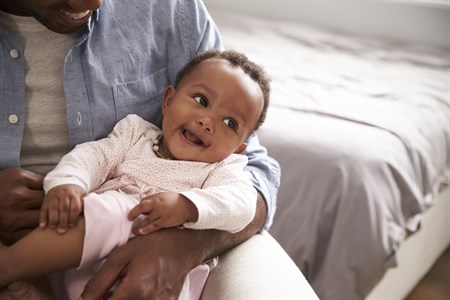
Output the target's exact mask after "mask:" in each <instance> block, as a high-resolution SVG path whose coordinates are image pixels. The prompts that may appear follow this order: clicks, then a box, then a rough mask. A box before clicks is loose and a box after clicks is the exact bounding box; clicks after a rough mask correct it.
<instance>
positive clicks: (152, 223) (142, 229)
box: [135, 216, 164, 235]
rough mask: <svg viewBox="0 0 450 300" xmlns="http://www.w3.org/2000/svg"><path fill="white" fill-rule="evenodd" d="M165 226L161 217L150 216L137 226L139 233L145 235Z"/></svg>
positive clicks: (136, 229)
mask: <svg viewBox="0 0 450 300" xmlns="http://www.w3.org/2000/svg"><path fill="white" fill-rule="evenodd" d="M162 228H164V227H163V222H162V220H161V219H160V218H157V219H151V218H150V216H149V217H147V218H145V219H144V220H142V221H141V222H140V223H139V224H138V225H137V226H136V228H135V231H137V234H140V235H145V234H149V233H152V232H155V231H158V230H160V229H162Z"/></svg>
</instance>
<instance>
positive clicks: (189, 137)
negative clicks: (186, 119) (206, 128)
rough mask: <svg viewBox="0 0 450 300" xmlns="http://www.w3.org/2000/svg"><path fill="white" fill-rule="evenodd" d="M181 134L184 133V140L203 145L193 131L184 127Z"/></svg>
mask: <svg viewBox="0 0 450 300" xmlns="http://www.w3.org/2000/svg"><path fill="white" fill-rule="evenodd" d="M183 135H184V138H185V139H186V140H188V141H189V142H191V143H193V144H196V145H203V141H202V140H201V139H200V138H199V137H198V136H197V135H195V134H194V133H193V132H191V131H189V130H186V129H185V130H184V131H183Z"/></svg>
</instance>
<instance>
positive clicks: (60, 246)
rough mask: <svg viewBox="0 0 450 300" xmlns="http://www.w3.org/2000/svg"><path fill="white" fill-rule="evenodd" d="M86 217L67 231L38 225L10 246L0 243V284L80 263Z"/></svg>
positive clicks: (75, 265) (68, 267) (71, 266)
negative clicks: (62, 231) (61, 232)
mask: <svg viewBox="0 0 450 300" xmlns="http://www.w3.org/2000/svg"><path fill="white" fill-rule="evenodd" d="M84 230H85V229H84V218H83V217H80V219H79V220H78V222H77V224H76V225H75V226H74V227H72V228H70V230H68V231H67V232H66V233H65V234H58V233H57V232H56V230H54V229H50V228H46V229H40V228H37V229H35V230H33V231H32V232H31V233H30V234H28V235H27V236H25V237H23V238H22V239H21V240H19V241H17V242H16V243H15V244H13V245H12V246H10V247H6V246H4V245H3V244H1V243H0V266H1V269H2V271H1V272H0V287H2V286H6V285H8V284H10V283H12V282H14V281H19V280H27V279H31V278H36V277H40V276H43V275H46V274H49V273H52V272H58V271H62V270H66V269H70V268H74V267H77V266H78V265H79V263H80V261H81V255H82V251H83V238H84Z"/></svg>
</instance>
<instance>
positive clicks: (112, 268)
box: [81, 252, 128, 300]
mask: <svg viewBox="0 0 450 300" xmlns="http://www.w3.org/2000/svg"><path fill="white" fill-rule="evenodd" d="M114 253H117V252H113V253H111V255H110V256H109V257H108V260H106V262H105V264H104V265H103V266H102V268H101V269H100V270H99V271H98V272H97V273H96V274H95V275H94V276H93V277H92V278H91V279H90V280H89V282H88V283H87V284H86V286H85V287H84V290H83V293H82V294H81V298H82V299H83V300H90V299H92V300H94V299H101V298H102V297H103V296H104V295H105V294H107V292H108V291H109V289H110V288H111V287H112V286H113V285H114V284H115V283H116V281H117V280H118V279H120V278H121V277H122V276H121V275H122V273H123V270H124V269H125V267H126V262H128V260H126V259H124V258H122V259H120V258H119V257H118V258H117V259H116V258H115V256H114Z"/></svg>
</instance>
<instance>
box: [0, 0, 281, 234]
mask: <svg viewBox="0 0 450 300" xmlns="http://www.w3.org/2000/svg"><path fill="white" fill-rule="evenodd" d="M155 24H157V25H155ZM211 48H222V43H221V38H220V35H219V33H218V31H217V28H216V26H215V24H214V22H213V21H212V19H211V18H210V16H209V14H208V13H207V11H206V9H205V7H204V5H203V3H202V2H201V1H194V0H189V1H188V0H179V1H176V0H164V1H150V0H146V1H144V0H126V1H124V0H108V1H104V3H103V5H102V7H101V8H100V9H99V10H98V11H96V12H94V14H93V15H92V17H91V19H90V20H89V22H88V23H87V24H86V26H84V27H83V28H81V29H80V37H79V38H78V39H77V40H76V42H75V43H74V45H73V46H72V47H71V48H70V49H69V51H68V53H67V56H66V59H65V65H64V93H65V98H66V108H67V121H68V127H69V140H70V147H71V148H73V147H75V145H77V144H79V143H82V142H86V141H91V140H97V139H100V138H103V137H105V136H106V135H107V134H108V133H109V132H110V131H111V130H112V129H113V127H114V125H115V124H116V122H117V121H119V120H120V119H122V118H123V117H125V116H126V115H128V114H130V113H134V114H137V115H139V116H141V117H142V118H144V119H146V120H148V121H150V122H152V123H154V124H156V125H158V126H160V125H161V118H162V115H161V100H162V93H163V91H164V89H165V87H166V86H167V85H168V84H173V83H174V82H175V77H176V74H177V72H178V71H179V70H180V69H181V68H182V67H183V66H184V64H185V63H186V62H187V61H188V60H189V59H190V58H191V57H192V56H194V55H195V54H196V53H198V52H201V51H204V50H207V49H211ZM12 49H16V50H17V51H18V52H19V53H23V45H21V43H20V40H19V37H18V36H17V35H16V34H14V33H13V32H10V31H8V30H6V29H5V28H2V27H1V26H0V169H5V168H9V167H14V166H20V160H19V157H20V148H21V145H22V136H23V125H24V122H20V121H19V122H11V118H12V117H11V116H16V117H17V119H18V120H23V119H24V118H25V114H24V113H25V112H24V107H25V104H24V101H25V62H24V58H23V56H16V57H14V55H12V54H11V53H10V51H11V50H12ZM42 117H43V118H45V116H42ZM248 143H249V145H248V148H247V149H248V150H247V151H246V154H247V155H248V157H249V164H248V171H249V172H250V173H251V175H250V176H251V178H252V180H253V182H254V185H255V187H256V188H257V189H258V190H259V191H260V192H261V193H262V195H263V196H264V198H265V199H266V202H267V205H268V209H269V213H268V218H267V221H266V228H268V227H269V226H270V224H271V223H272V219H273V214H274V213H275V207H276V194H277V190H278V186H279V180H280V171H279V165H278V163H277V162H276V161H274V160H273V159H272V158H270V157H269V156H268V155H267V152H266V149H265V148H264V147H262V146H261V145H260V144H259V142H258V139H257V138H256V136H255V137H252V138H250V140H249V141H248Z"/></svg>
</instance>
